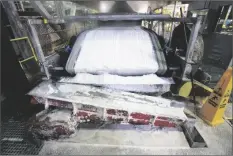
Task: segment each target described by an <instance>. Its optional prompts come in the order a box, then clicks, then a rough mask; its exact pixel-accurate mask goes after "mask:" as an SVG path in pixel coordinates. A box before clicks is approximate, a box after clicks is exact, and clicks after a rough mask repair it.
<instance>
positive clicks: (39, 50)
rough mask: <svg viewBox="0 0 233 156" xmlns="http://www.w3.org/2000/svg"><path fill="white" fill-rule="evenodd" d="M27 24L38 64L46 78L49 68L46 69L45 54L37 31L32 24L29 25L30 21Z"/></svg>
mask: <svg viewBox="0 0 233 156" xmlns="http://www.w3.org/2000/svg"><path fill="white" fill-rule="evenodd" d="M28 25H29V28H30V31H31V37H32V43H33V45H34V48H35V51H36V54H37V57H38V62H39V64H40V66H41V67H42V68H43V70H44V72H45V74H46V77H47V79H50V74H49V70H48V67H47V64H46V61H45V56H44V53H43V50H42V47H41V45H40V40H39V38H38V34H37V31H36V29H35V27H34V25H31V24H30V22H28Z"/></svg>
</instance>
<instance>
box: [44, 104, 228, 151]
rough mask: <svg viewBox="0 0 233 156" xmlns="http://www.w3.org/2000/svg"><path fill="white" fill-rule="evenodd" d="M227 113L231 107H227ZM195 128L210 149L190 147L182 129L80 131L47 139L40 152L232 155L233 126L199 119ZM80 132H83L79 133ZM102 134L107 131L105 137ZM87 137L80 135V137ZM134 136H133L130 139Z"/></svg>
mask: <svg viewBox="0 0 233 156" xmlns="http://www.w3.org/2000/svg"><path fill="white" fill-rule="evenodd" d="M226 112H227V114H228V116H229V115H230V114H232V106H229V107H228V108H227V111H226ZM196 128H197V129H198V131H199V133H200V134H201V135H202V137H203V138H204V139H205V141H206V143H207V145H208V148H189V146H188V144H187V142H186V140H185V138H184V135H183V134H182V133H180V132H179V131H170V132H161V131H154V132H145V131H143V132H140V131H135V130H132V131H130V130H129V131H127V132H122V131H117V130H115V131H111V132H110V131H108V132H107V134H106V133H105V132H106V130H99V131H98V132H96V131H83V130H81V131H79V132H78V133H77V134H76V136H75V137H74V138H72V139H68V140H63V141H60V142H54V141H49V142H45V145H44V147H43V148H42V150H41V152H40V154H41V155H48V154H52V155H86V154H90V155H110V154H119V155H120V154H122V155H123V154H131V155H142V154H150V155H151V154H153V155H161V154H164V155H232V126H231V125H230V124H229V122H225V123H223V124H221V125H219V126H217V127H210V126H208V125H206V124H205V123H204V122H203V121H202V120H198V122H197V123H196ZM79 134H80V135H79ZM103 134H106V135H105V137H103ZM78 135H79V136H85V137H79V136H78ZM130 138H131V139H130Z"/></svg>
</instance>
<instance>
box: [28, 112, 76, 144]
mask: <svg viewBox="0 0 233 156" xmlns="http://www.w3.org/2000/svg"><path fill="white" fill-rule="evenodd" d="M76 126H77V122H76V121H75V120H73V117H72V111H71V110H68V109H61V110H60V109H55V110H52V111H49V112H48V113H45V114H44V115H43V116H42V117H40V118H38V119H36V120H35V121H32V122H31V123H30V125H29V133H31V134H32V135H33V136H34V137H35V138H36V139H43V140H54V139H59V138H67V137H70V136H71V135H72V134H74V133H75V127H76Z"/></svg>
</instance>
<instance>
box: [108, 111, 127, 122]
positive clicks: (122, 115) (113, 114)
mask: <svg viewBox="0 0 233 156" xmlns="http://www.w3.org/2000/svg"><path fill="white" fill-rule="evenodd" d="M106 119H107V120H112V121H118V122H121V121H122V122H127V121H128V112H127V111H124V110H118V109H106Z"/></svg>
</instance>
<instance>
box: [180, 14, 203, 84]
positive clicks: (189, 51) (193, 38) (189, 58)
mask: <svg viewBox="0 0 233 156" xmlns="http://www.w3.org/2000/svg"><path fill="white" fill-rule="evenodd" d="M201 21H202V17H201V16H199V17H198V18H197V22H196V24H195V25H194V26H193V28H192V31H191V34H190V37H189V44H188V47H187V52H186V57H185V62H186V63H185V68H184V71H183V74H182V79H183V80H187V75H188V74H190V72H191V70H192V69H191V64H192V63H195V62H193V61H192V56H193V51H194V45H195V42H196V40H197V36H198V33H199V29H200V28H201Z"/></svg>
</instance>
